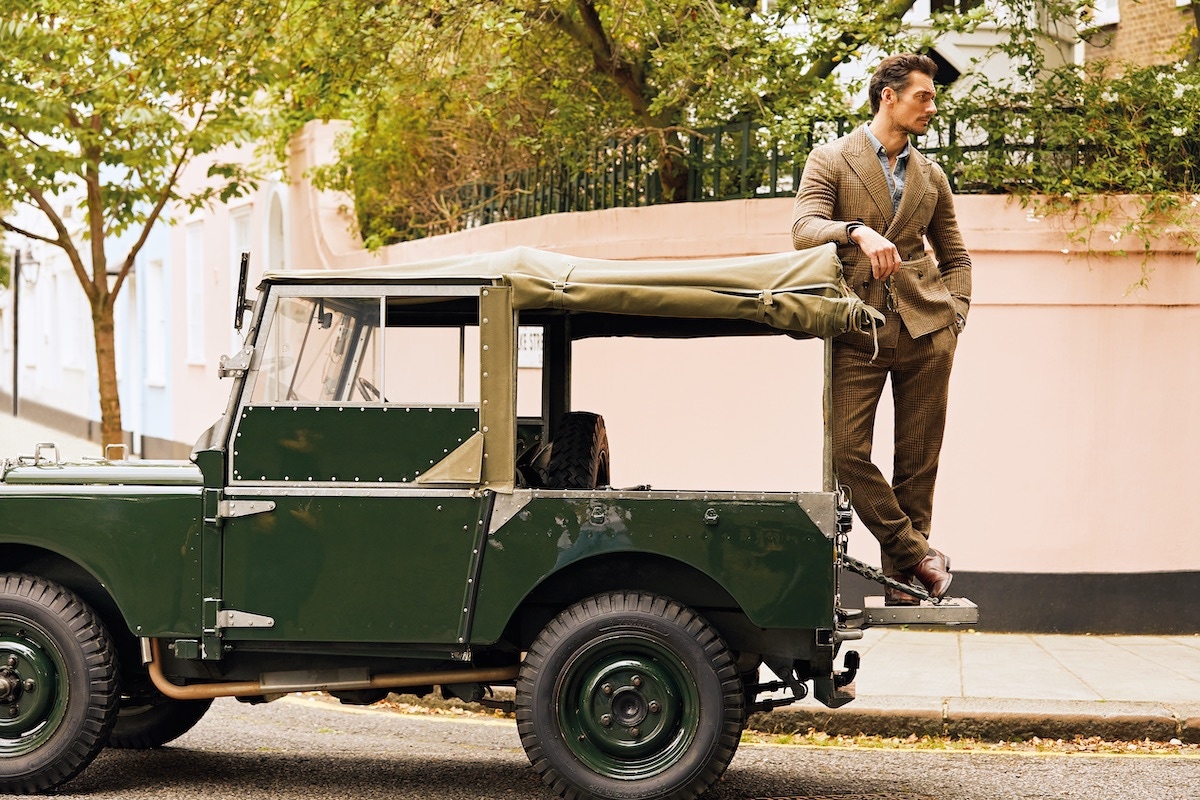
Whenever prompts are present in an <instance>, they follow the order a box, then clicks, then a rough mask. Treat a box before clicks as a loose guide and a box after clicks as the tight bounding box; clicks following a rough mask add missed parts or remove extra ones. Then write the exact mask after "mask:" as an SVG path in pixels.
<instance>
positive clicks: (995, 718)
mask: <svg viewBox="0 0 1200 800" xmlns="http://www.w3.org/2000/svg"><path fill="white" fill-rule="evenodd" d="M873 701H875V702H882V703H883V704H884V705H886V706H887V707H877V706H871V707H859V708H846V709H836V710H835V709H826V708H793V709H788V708H779V709H775V710H774V711H771V712H769V713H762V712H757V713H755V714H752V715H751V716H750V719H749V727H750V728H752V729H754V730H757V731H761V732H763V733H773V734H788V733H805V732H807V731H809V730H815V731H819V732H822V733H826V734H829V735H832V736H839V735H840V736H857V735H865V736H882V737H901V738H907V737H908V736H910V735H916V736H948V737H952V738H963V739H967V738H970V739H981V740H989V741H1024V740H1029V739H1032V738H1034V737H1038V738H1041V739H1064V740H1073V739H1088V738H1092V737H1098V738H1100V739H1103V740H1105V741H1142V740H1145V739H1149V740H1151V741H1158V742H1166V741H1170V740H1171V739H1178V740H1179V741H1181V742H1183V743H1186V744H1197V743H1200V709H1196V708H1188V709H1186V710H1183V711H1177V710H1174V709H1171V708H1169V707H1168V706H1166V705H1164V704H1161V703H1153V702H1144V703H1143V702H1107V701H1053V700H1048V701H1038V702H1037V703H1036V706H1032V707H1031V701H1029V700H998V699H997V700H993V699H963V698H960V697H952V698H943V699H940V700H939V699H938V698H908V699H907V701H906V699H904V698H894V699H893V698H873Z"/></svg>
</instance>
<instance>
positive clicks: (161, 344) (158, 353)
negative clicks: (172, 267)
mask: <svg viewBox="0 0 1200 800" xmlns="http://www.w3.org/2000/svg"><path fill="white" fill-rule="evenodd" d="M140 288H141V289H142V291H143V293H144V299H143V301H142V302H143V308H144V309H145V312H144V313H145V315H146V385H147V386H165V385H166V382H167V377H166V370H167V347H166V344H167V304H166V298H165V297H164V292H163V262H162V259H158V258H155V259H151V260H149V261H148V262H146V268H145V279H144V280H143V281H142V282H141V284H140Z"/></svg>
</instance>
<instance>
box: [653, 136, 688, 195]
mask: <svg viewBox="0 0 1200 800" xmlns="http://www.w3.org/2000/svg"><path fill="white" fill-rule="evenodd" d="M657 133H658V179H659V182H660V183H661V184H662V193H663V200H665V201H667V202H668V203H683V202H686V201H687V199H688V196H687V195H688V161H687V153H685V152H684V150H683V142H681V141H680V140H679V134H677V133H675V132H674V131H671V132H664V131H661V130H660V131H658V132H657Z"/></svg>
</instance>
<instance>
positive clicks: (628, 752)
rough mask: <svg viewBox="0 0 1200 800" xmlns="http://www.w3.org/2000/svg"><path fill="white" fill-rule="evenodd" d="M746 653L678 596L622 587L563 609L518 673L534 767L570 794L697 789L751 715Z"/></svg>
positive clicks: (520, 717) (679, 795) (649, 794)
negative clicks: (742, 656) (743, 674)
mask: <svg viewBox="0 0 1200 800" xmlns="http://www.w3.org/2000/svg"><path fill="white" fill-rule="evenodd" d="M742 695H743V692H742V682H741V679H740V678H739V677H738V671H737V665H736V662H735V661H734V658H733V656H732V654H731V653H730V652H729V650H728V649H727V648H726V647H725V644H724V642H722V640H721V637H720V636H719V635H718V634H717V632H716V630H715V629H713V628H712V626H710V625H709V624H708V623H707V622H705V621H704V620H703V619H702V618H701V617H700V616H699V615H698V614H696V613H695V612H694V611H692V610H691V609H689V608H687V607H686V606H683V605H681V604H680V603H677V602H675V601H674V600H671V599H669V598H666V597H661V596H659V595H654V594H650V593H647V592H612V593H609V594H602V595H597V596H595V597H591V598H588V599H586V600H583V601H581V602H579V603H577V604H575V605H573V606H571V607H570V608H568V609H567V610H566V611H564V612H562V613H561V614H559V615H558V616H557V617H555V618H554V619H553V620H551V622H550V623H549V624H548V625H547V626H546V627H545V629H543V630H542V632H541V633H540V634H539V635H538V637H537V639H535V640H534V642H533V644H532V645H531V646H530V648H529V651H528V654H527V655H526V658H525V661H524V663H523V664H522V665H521V674H520V678H519V679H518V681H517V697H516V701H517V731H518V733H519V734H520V736H521V745H522V746H523V747H524V748H525V753H526V755H528V756H529V760H530V762H531V763H532V764H533V768H534V770H535V771H536V772H537V773H538V775H539V776H541V779H542V780H543V781H544V782H545V783H546V784H547V785H548V786H550V787H551V788H552V789H553V790H554V791H555V792H557V793H558V794H559V795H560V796H562V797H564V798H568V799H569V800H583V798H601V799H602V800H610V799H615V798H623V799H624V800H650V799H651V798H654V799H655V800H691V798H695V797H696V796H697V795H700V794H702V793H703V792H704V791H706V790H707V789H708V788H709V787H711V786H712V785H713V783H715V782H716V781H717V779H718V778H720V777H721V775H722V774H723V773H724V772H725V768H726V767H728V766H729V762H730V761H732V760H733V755H734V753H735V752H737V746H738V741H739V739H740V737H741V731H742V722H743V717H744V708H743V696H742Z"/></svg>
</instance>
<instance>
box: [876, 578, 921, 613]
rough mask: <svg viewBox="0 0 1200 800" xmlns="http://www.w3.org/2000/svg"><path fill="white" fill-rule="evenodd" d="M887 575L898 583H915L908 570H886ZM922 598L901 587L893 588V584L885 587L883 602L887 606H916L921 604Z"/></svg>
mask: <svg viewBox="0 0 1200 800" xmlns="http://www.w3.org/2000/svg"><path fill="white" fill-rule="evenodd" d="M884 575H885V577H888V578H891V579H892V580H894V581H896V582H897V583H903V584H905V585H909V586H911V585H913V576H912V574H911V573H907V572H886V573H884ZM920 603H921V598H919V597H915V596H913V595H911V594H908V593H906V592H902V591H900V590H899V589H893V588H892V587H891V586H886V585H885V586H884V587H883V604H884V605H885V606H915V605H920Z"/></svg>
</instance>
